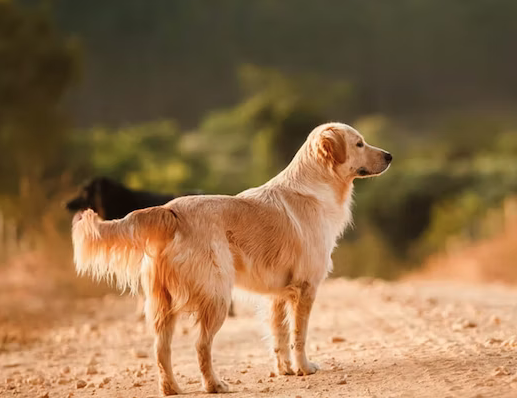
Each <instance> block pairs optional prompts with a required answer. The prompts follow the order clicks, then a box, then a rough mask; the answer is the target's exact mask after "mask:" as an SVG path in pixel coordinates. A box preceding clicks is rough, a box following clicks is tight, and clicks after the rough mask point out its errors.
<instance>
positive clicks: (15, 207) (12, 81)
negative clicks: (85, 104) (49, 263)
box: [0, 0, 79, 226]
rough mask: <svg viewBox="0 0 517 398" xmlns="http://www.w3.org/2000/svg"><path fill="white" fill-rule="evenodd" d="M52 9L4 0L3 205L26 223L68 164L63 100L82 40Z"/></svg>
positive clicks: (0, 87)
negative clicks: (62, 26)
mask: <svg viewBox="0 0 517 398" xmlns="http://www.w3.org/2000/svg"><path fill="white" fill-rule="evenodd" d="M50 15H51V14H50V10H49V8H48V7H46V6H38V7H31V8H26V7H23V6H21V5H19V4H18V3H17V2H15V1H9V0H7V1H5V0H4V1H2V2H0V148H1V150H2V154H1V156H0V181H1V183H0V210H1V211H2V212H4V214H8V215H9V217H12V218H15V219H16V220H17V221H18V222H21V221H23V222H24V223H25V226H36V225H37V224H38V222H39V221H40V218H41V215H42V211H43V210H44V203H45V202H46V201H47V200H48V196H49V195H52V189H54V190H55V189H56V185H55V184H53V183H52V182H53V181H54V182H55V178H56V177H58V176H59V175H60V174H61V173H62V170H63V168H64V167H63V162H64V159H65V156H64V155H63V153H62V151H63V150H64V143H65V135H66V132H67V119H66V117H65V114H64V112H63V110H62V109H61V107H60V106H61V102H62V100H63V97H64V96H65V94H66V92H67V90H68V88H69V87H70V86H71V84H72V83H73V82H74V81H76V80H77V77H78V71H79V67H78V61H79V57H78V55H79V52H78V48H77V43H76V42H75V41H73V40H72V39H67V38H64V37H63V36H62V35H61V34H60V33H59V31H58V30H57V29H56V27H55V25H54V23H53V21H52V19H51V17H50ZM43 182H47V184H44V183H43Z"/></svg>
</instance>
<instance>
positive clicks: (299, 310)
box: [293, 282, 319, 376]
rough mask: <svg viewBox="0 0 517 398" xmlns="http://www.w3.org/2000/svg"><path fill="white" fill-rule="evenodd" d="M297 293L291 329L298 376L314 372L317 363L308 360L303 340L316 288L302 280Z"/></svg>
mask: <svg viewBox="0 0 517 398" xmlns="http://www.w3.org/2000/svg"><path fill="white" fill-rule="evenodd" d="M299 289H300V290H299V294H297V295H296V297H295V298H294V300H293V312H294V330H293V350H294V358H295V361H296V366H297V367H298V372H297V374H298V375H299V376H303V375H310V374H313V373H316V371H317V370H318V369H319V367H318V365H317V364H315V363H313V362H309V360H308V359H307V355H306V354H305V341H306V340H307V328H308V324H309V316H310V313H311V309H312V304H313V303H314V298H315V297H316V288H315V287H314V286H312V285H310V284H309V283H308V282H304V283H303V284H302V285H301V286H300V287H299Z"/></svg>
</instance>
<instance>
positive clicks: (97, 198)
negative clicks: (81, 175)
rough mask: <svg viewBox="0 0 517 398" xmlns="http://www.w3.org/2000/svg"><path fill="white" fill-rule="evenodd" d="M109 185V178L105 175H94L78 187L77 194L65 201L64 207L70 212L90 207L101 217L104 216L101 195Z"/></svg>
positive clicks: (103, 194)
mask: <svg viewBox="0 0 517 398" xmlns="http://www.w3.org/2000/svg"><path fill="white" fill-rule="evenodd" d="M111 185H112V183H111V180H110V179H108V178H106V177H96V178H94V179H92V180H90V181H88V182H86V183H85V184H84V185H83V186H82V187H81V188H80V189H79V193H78V194H77V196H75V197H74V198H73V199H71V200H69V201H68V202H67V203H66V208H67V209H68V210H69V211H71V212H78V211H83V210H86V209H92V210H93V211H95V212H96V213H98V214H99V215H100V216H101V217H104V216H103V214H104V213H105V209H104V203H103V197H104V196H105V194H106V192H107V190H109V188H110V186H111Z"/></svg>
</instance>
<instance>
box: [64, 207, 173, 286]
mask: <svg viewBox="0 0 517 398" xmlns="http://www.w3.org/2000/svg"><path fill="white" fill-rule="evenodd" d="M176 224H177V218H176V214H175V213H174V212H173V211H172V210H171V209H168V208H166V207H162V206H158V207H150V208H147V209H142V210H136V211H134V212H132V213H129V214H128V215H127V216H126V217H124V218H123V219H120V220H113V221H102V220H101V219H100V218H99V217H98V216H97V214H95V212H94V211H93V210H86V211H85V212H84V213H82V215H81V218H80V219H79V220H78V221H75V222H74V224H73V227H72V241H73V246H74V261H75V267H76V271H77V273H78V274H80V275H81V274H85V273H89V274H91V275H92V277H93V278H94V279H97V280H100V279H103V278H106V279H107V280H108V281H113V279H116V281H117V286H118V287H119V288H120V289H123V290H124V289H126V288H129V289H130V290H131V292H132V293H136V292H137V290H138V284H139V281H140V269H141V264H142V260H143V258H144V256H145V255H147V256H149V257H155V256H158V255H159V254H160V252H161V250H163V248H164V246H165V244H166V243H167V242H168V241H170V239H172V237H173V236H174V231H175V229H176Z"/></svg>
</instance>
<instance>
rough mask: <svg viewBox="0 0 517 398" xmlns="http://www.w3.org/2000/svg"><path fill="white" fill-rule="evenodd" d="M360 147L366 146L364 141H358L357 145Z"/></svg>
mask: <svg viewBox="0 0 517 398" xmlns="http://www.w3.org/2000/svg"><path fill="white" fill-rule="evenodd" d="M356 146H357V147H358V148H362V147H363V146H364V144H363V143H362V142H358V143H357V145H356Z"/></svg>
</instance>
